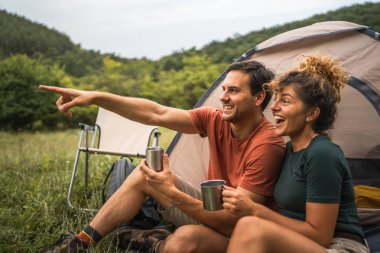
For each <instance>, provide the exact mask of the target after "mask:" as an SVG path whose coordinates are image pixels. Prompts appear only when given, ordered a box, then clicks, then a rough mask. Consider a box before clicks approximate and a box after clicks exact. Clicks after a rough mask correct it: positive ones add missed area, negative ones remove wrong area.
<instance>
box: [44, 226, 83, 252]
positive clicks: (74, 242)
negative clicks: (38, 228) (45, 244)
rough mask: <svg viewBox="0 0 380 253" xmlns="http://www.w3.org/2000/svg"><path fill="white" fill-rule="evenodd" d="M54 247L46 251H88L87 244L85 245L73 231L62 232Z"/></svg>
mask: <svg viewBox="0 0 380 253" xmlns="http://www.w3.org/2000/svg"><path fill="white" fill-rule="evenodd" d="M54 246H55V247H54V248H53V249H50V250H48V251H46V253H77V252H78V253H79V252H87V248H88V246H87V245H84V244H83V243H82V241H81V240H79V239H78V238H77V237H76V236H75V234H74V233H73V232H71V231H70V232H68V233H67V234H61V237H59V239H58V240H57V241H56V242H55V244H54Z"/></svg>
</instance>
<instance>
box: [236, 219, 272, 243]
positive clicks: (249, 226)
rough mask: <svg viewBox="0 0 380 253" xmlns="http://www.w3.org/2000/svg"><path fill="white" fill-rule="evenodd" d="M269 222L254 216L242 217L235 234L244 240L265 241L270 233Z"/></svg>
mask: <svg viewBox="0 0 380 253" xmlns="http://www.w3.org/2000/svg"><path fill="white" fill-rule="evenodd" d="M268 225H269V224H268V222H267V221H265V220H263V219H260V218H257V217H253V216H246V217H243V218H241V219H240V220H239V221H238V222H237V224H236V227H235V229H234V232H233V235H232V236H236V237H238V238H239V240H240V241H241V242H242V243H244V242H247V243H248V242H252V241H259V242H264V241H265V237H266V236H267V235H268V233H270V228H269V226H268Z"/></svg>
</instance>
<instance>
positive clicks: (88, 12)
mask: <svg viewBox="0 0 380 253" xmlns="http://www.w3.org/2000/svg"><path fill="white" fill-rule="evenodd" d="M364 2H378V1H368V0H363V1H361V0H318V1H316V0H265V1H257V0H233V1H231V0H134V1H131V0H33V1H32V0H0V9H3V10H6V11H7V12H10V13H14V14H18V15H21V16H24V17H25V18H27V19H29V20H31V21H34V22H37V23H40V24H44V25H45V26H47V27H49V28H54V29H55V30H58V31H59V32H62V33H64V34H66V35H68V36H69V37H70V39H71V40H72V41H73V42H74V43H75V44H80V45H81V47H82V48H85V49H93V50H96V51H100V52H102V53H114V54H115V55H118V56H121V57H127V58H134V57H136V58H141V57H147V58H149V59H153V60H156V59H158V58H160V57H162V56H165V55H169V54H171V53H173V52H175V51H181V50H186V49H189V48H191V47H196V48H198V49H199V48H201V47H202V46H204V45H206V44H208V43H210V42H211V41H214V40H215V41H223V40H225V39H226V38H228V37H233V36H236V35H239V34H240V35H244V34H246V33H248V32H251V31H257V30H260V29H262V28H269V27H271V26H274V25H281V24H284V23H287V22H292V21H295V20H302V19H305V18H308V17H311V16H313V15H315V14H320V13H325V12H327V11H330V10H336V9H338V8H341V7H344V6H350V5H352V4H355V3H358V4H359V3H364ZM363 25H365V24H363ZM253 46H254V45H253Z"/></svg>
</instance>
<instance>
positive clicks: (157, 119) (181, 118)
mask: <svg viewBox="0 0 380 253" xmlns="http://www.w3.org/2000/svg"><path fill="white" fill-rule="evenodd" d="M39 88H40V89H41V90H45V91H51V92H55V93H58V94H60V95H61V96H60V97H59V99H58V100H57V102H56V105H57V107H58V109H59V111H60V112H62V113H64V114H65V115H67V116H68V117H71V115H72V112H71V111H70V109H71V108H73V107H75V106H87V105H92V104H94V105H97V106H100V107H102V108H104V109H107V110H109V111H112V112H115V113H117V114H119V115H121V116H123V117H125V118H128V119H130V120H133V121H137V122H140V123H143V124H147V125H157V126H162V127H166V128H169V129H172V130H175V131H178V132H181V133H187V134H196V133H198V132H199V131H198V129H197V128H196V126H195V125H194V123H193V120H192V119H191V116H190V114H189V113H188V111H186V110H182V109H177V108H172V107H167V106H163V105H160V104H158V103H156V102H154V101H151V100H148V99H143V98H132V97H123V96H119V95H115V94H111V93H106V92H97V91H81V90H75V89H69V88H61V87H55V86H46V85H40V87H39Z"/></svg>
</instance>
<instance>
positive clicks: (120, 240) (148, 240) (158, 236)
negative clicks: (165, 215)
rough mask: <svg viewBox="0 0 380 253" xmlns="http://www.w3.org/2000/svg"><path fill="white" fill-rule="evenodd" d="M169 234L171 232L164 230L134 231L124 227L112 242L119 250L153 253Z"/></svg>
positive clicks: (118, 231)
mask: <svg viewBox="0 0 380 253" xmlns="http://www.w3.org/2000/svg"><path fill="white" fill-rule="evenodd" d="M170 234H171V232H170V231H169V230H167V229H165V228H154V229H135V228H128V227H124V228H120V229H118V230H117V232H116V233H115V235H114V238H113V240H114V242H115V243H116V245H117V246H118V247H119V248H120V249H124V250H125V249H128V250H135V251H138V252H141V253H142V252H145V253H154V252H156V249H157V248H158V246H159V245H160V243H161V242H162V241H163V240H165V239H166V237H168V236H169V235H170Z"/></svg>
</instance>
